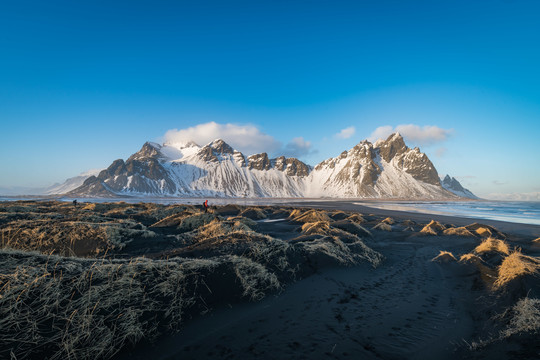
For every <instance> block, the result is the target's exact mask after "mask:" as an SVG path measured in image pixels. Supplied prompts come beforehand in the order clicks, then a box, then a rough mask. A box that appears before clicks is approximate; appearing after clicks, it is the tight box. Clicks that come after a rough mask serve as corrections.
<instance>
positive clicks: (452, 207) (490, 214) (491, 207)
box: [357, 201, 540, 225]
mask: <svg viewBox="0 0 540 360" xmlns="http://www.w3.org/2000/svg"><path fill="white" fill-rule="evenodd" d="M357 204H359V205H365V206H369V207H374V208H378V209H387V210H400V211H410V212H420V213H428V214H441V215H451V216H460V217H466V218H471V219H490V220H499V221H508V222H514V223H520V224H534V225H540V202H536V201H399V202H395V203H393V202H365V203H361V202H357Z"/></svg>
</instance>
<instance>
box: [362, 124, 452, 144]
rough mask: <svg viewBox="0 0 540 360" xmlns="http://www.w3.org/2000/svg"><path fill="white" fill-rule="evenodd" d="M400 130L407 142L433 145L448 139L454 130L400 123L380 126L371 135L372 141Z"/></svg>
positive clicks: (384, 137)
mask: <svg viewBox="0 0 540 360" xmlns="http://www.w3.org/2000/svg"><path fill="white" fill-rule="evenodd" d="M395 132H399V133H400V134H401V135H402V136H403V137H404V138H405V140H406V141H407V142H412V143H415V144H418V145H432V144H436V143H440V142H443V141H445V140H446V139H448V137H449V136H450V135H451V134H452V133H453V132H454V131H453V130H452V129H442V128H440V127H438V126H430V125H426V126H422V127H420V126H418V125H414V124H404V125H398V126H396V127H395V128H393V127H392V126H389V125H387V126H380V127H378V128H377V129H375V131H374V132H373V133H371V135H370V136H369V140H370V141H376V140H378V139H384V140H386V138H387V137H388V136H390V135H391V134H392V133H395Z"/></svg>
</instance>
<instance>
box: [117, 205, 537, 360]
mask: <svg viewBox="0 0 540 360" xmlns="http://www.w3.org/2000/svg"><path fill="white" fill-rule="evenodd" d="M287 205H289V206H300V207H315V208H320V209H339V210H344V211H354V212H360V213H362V214H366V215H367V214H376V215H383V216H391V217H393V218H394V219H396V220H398V219H402V220H404V219H410V220H413V221H415V222H417V223H418V225H417V229H416V231H418V230H419V229H421V227H422V226H423V225H425V224H426V223H428V222H429V221H430V220H432V219H434V220H438V221H440V222H442V223H444V224H453V225H456V226H462V225H467V224H471V223H473V222H479V223H482V224H487V225H492V226H494V227H496V228H497V229H498V230H500V231H502V232H504V233H505V234H506V236H507V241H508V243H509V244H510V245H511V246H518V247H521V248H522V249H523V252H524V253H526V254H528V255H531V256H539V255H540V251H539V250H540V247H534V246H531V240H532V239H535V238H538V237H539V236H540V226H535V225H523V224H513V223H505V222H499V221H489V220H481V221H479V220H471V219H467V218H457V217H450V216H440V215H429V214H418V213H405V212H398V211H390V210H380V209H374V208H369V207H365V206H360V205H354V204H353V203H352V202H347V201H321V202H317V201H312V202H307V201H300V202H297V203H296V202H291V203H288V204H287ZM271 226H275V230H274V231H275V232H278V233H279V232H282V234H284V233H286V231H287V229H286V227H283V225H280V224H279V222H276V223H265V224H264V227H265V230H267V231H268V232H271ZM373 233H374V237H373V238H371V239H366V240H365V241H366V244H367V245H368V246H370V247H371V248H373V249H374V250H376V251H379V252H380V253H382V254H383V255H384V256H385V257H386V260H385V261H384V262H383V264H382V265H381V266H379V267H378V268H376V269H373V268H371V267H370V266H368V265H360V266H357V267H351V268H339V269H325V270H322V271H319V272H318V273H316V274H314V275H312V276H310V277H308V278H306V279H304V280H301V281H299V282H297V283H295V284H292V285H289V286H288V287H286V288H285V290H284V291H283V292H282V293H281V294H278V295H271V296H269V297H267V298H266V299H264V300H262V301H260V302H257V303H244V304H234V305H232V306H223V307H221V308H218V309H215V310H214V311H213V312H211V313H210V314H207V315H205V316H203V317H200V318H197V319H195V320H192V321H190V322H188V323H187V324H186V325H185V326H184V327H183V329H182V330H181V332H180V333H178V334H177V335H174V336H170V337H166V338H164V339H162V340H160V341H158V342H157V343H156V344H154V345H152V346H139V347H137V348H135V349H134V350H132V351H130V352H129V353H124V354H123V355H122V356H120V358H122V359H456V358H472V359H488V358H489V359H508V358H513V359H521V358H535V357H536V356H538V355H539V354H540V348H539V347H540V346H539V343H538V340H535V341H533V343H532V344H529V345H528V346H524V344H523V343H522V342H520V339H509V340H504V341H502V342H497V343H495V344H491V345H488V346H487V347H485V348H481V349H480V350H477V351H470V350H469V349H468V345H467V344H470V343H472V342H474V341H477V340H480V339H484V338H486V337H487V336H488V335H489V334H490V332H491V329H490V324H492V322H491V321H490V318H492V317H493V315H496V314H498V313H500V312H502V311H503V310H504V309H505V306H508V305H511V304H512V303H513V301H515V300H516V298H519V297H521V296H524V295H523V294H521V293H520V291H522V290H523V289H521V290H520V289H517V290H516V289H514V292H513V293H504V292H501V293H493V292H491V291H489V290H488V289H487V288H486V286H484V285H483V284H482V282H481V280H480V277H479V274H478V273H477V272H476V271H474V270H471V268H470V267H466V266H462V265H460V264H457V263H449V264H445V263H438V262H433V261H431V260H432V259H433V258H434V257H435V256H437V255H438V254H439V251H441V250H447V251H451V252H452V253H453V254H454V255H456V257H458V255H461V254H465V253H469V252H471V251H472V250H473V249H474V248H475V247H476V246H477V245H478V244H479V243H480V240H479V239H478V238H476V237H457V236H419V235H418V234H416V233H410V232H403V231H393V232H385V231H373ZM535 292H537V291H535Z"/></svg>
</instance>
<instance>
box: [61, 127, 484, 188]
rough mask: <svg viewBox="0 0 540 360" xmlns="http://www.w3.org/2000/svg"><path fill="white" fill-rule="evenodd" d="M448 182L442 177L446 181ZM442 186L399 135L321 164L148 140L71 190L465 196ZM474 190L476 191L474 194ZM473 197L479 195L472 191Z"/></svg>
mask: <svg viewBox="0 0 540 360" xmlns="http://www.w3.org/2000/svg"><path fill="white" fill-rule="evenodd" d="M443 183H444V181H443ZM463 194H464V195H461V193H456V192H454V191H449V190H447V187H443V186H441V182H440V180H439V177H438V174H437V171H436V170H435V167H434V166H433V164H432V163H431V161H430V160H429V159H428V157H427V156H426V155H425V154H423V153H421V152H420V150H419V149H418V148H415V149H409V148H408V147H407V146H406V144H405V142H404V140H403V138H402V137H401V136H400V135H399V134H393V135H392V136H390V137H389V138H388V139H386V140H384V141H378V142H376V143H375V144H372V143H370V142H369V141H365V140H364V141H362V142H360V143H359V144H358V145H356V146H355V147H353V148H352V149H350V150H349V151H344V152H342V153H341V154H340V155H339V156H338V157H335V158H330V159H327V160H325V161H323V162H321V163H320V164H318V165H317V166H315V168H313V169H312V168H311V167H310V166H308V165H306V164H304V163H303V162H301V161H300V160H298V159H295V158H286V157H284V156H280V157H277V158H275V159H272V158H270V157H269V156H268V154H267V153H261V154H255V155H251V156H249V157H246V156H244V154H242V153H241V152H239V151H237V150H235V149H233V148H232V147H231V146H229V145H228V144H227V143H225V142H224V141H223V140H221V139H217V140H215V141H213V142H211V143H209V144H207V145H205V146H203V147H199V146H198V145H196V144H194V143H192V142H190V143H186V144H164V145H159V144H155V143H145V144H144V145H143V147H142V148H141V150H139V151H138V152H136V153H135V154H133V155H132V156H130V157H129V158H128V159H127V160H126V161H125V162H124V161H123V160H121V159H119V160H115V161H114V162H113V163H112V164H111V165H110V166H109V167H108V168H107V169H105V170H103V171H101V172H100V173H99V175H98V176H93V177H90V178H88V179H87V180H86V181H85V182H84V184H83V185H82V186H80V187H79V188H77V189H75V190H73V191H72V192H70V193H69V195H70V196H78V197H80V196H100V197H103V196H122V195H137V196H144V195H150V196H205V197H207V196H216V197H306V196H307V197H338V198H351V197H358V198H363V197H369V198H416V199H435V198H437V199H442V198H444V199H448V198H457V197H458V196H466V195H467V194H468V193H467V192H463ZM470 195H472V194H470ZM472 196H474V195H472Z"/></svg>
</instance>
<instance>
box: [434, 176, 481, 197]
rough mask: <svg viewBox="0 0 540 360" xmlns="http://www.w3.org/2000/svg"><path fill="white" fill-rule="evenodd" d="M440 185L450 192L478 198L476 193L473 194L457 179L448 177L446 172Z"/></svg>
mask: <svg viewBox="0 0 540 360" xmlns="http://www.w3.org/2000/svg"><path fill="white" fill-rule="evenodd" d="M441 185H442V187H443V188H445V189H446V190H448V191H450V192H451V193H454V194H456V195H457V196H461V197H466V198H469V199H478V197H477V196H476V195H474V194H473V193H472V192H471V191H470V190H468V189H465V188H464V187H463V186H461V184H460V183H459V181H457V180H456V179H455V178H453V177H450V175H448V174H447V175H446V176H445V177H444V179H443V180H442V181H441Z"/></svg>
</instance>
